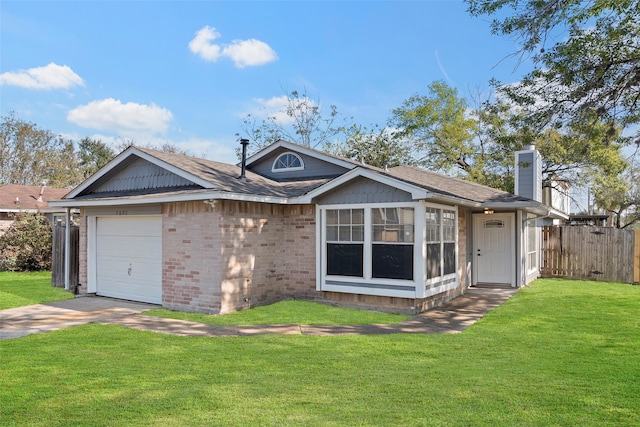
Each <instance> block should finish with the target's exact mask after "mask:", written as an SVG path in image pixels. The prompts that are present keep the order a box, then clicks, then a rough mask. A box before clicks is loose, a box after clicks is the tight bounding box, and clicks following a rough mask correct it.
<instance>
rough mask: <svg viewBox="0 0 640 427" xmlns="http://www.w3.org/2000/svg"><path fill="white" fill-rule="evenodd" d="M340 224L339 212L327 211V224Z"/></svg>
mask: <svg viewBox="0 0 640 427" xmlns="http://www.w3.org/2000/svg"><path fill="white" fill-rule="evenodd" d="M337 223H338V211H336V210H330V211H329V210H328V211H327V224H337Z"/></svg>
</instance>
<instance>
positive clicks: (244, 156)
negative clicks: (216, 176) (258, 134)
mask: <svg viewBox="0 0 640 427" xmlns="http://www.w3.org/2000/svg"><path fill="white" fill-rule="evenodd" d="M240 145H242V166H241V168H242V169H240V176H239V177H238V178H239V179H241V180H243V181H246V180H247V177H246V171H247V145H249V140H248V139H244V138H242V139H240Z"/></svg>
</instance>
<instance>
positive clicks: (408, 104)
mask: <svg viewBox="0 0 640 427" xmlns="http://www.w3.org/2000/svg"><path fill="white" fill-rule="evenodd" d="M390 127H392V128H395V129H397V130H398V133H397V135H398V137H399V138H404V139H406V143H407V144H408V145H409V146H411V147H412V153H413V156H414V159H415V161H416V163H417V164H419V165H421V166H424V167H426V168H428V169H431V170H434V171H443V172H449V171H451V170H452V169H453V168H454V167H455V166H457V167H458V168H460V169H462V170H464V171H469V170H470V169H471V168H472V166H473V164H472V163H470V162H469V157H471V156H473V155H474V154H475V147H474V145H473V137H474V132H475V122H474V120H472V119H471V118H469V117H468V116H467V103H466V101H465V100H464V99H463V98H461V97H459V96H458V91H457V90H456V89H454V88H451V87H450V86H448V85H447V84H446V83H445V82H443V81H436V82H433V83H432V84H431V85H430V86H429V88H428V95H419V94H416V95H413V96H412V97H410V98H409V99H407V100H406V101H404V102H403V103H402V106H401V107H399V108H396V109H395V110H393V112H392V118H391V119H390Z"/></svg>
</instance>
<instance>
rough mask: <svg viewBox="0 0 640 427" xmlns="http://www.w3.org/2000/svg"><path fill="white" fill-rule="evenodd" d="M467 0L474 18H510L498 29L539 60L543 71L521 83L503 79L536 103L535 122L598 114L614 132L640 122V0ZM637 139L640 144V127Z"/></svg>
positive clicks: (519, 99) (510, 91)
mask: <svg viewBox="0 0 640 427" xmlns="http://www.w3.org/2000/svg"><path fill="white" fill-rule="evenodd" d="M465 1H466V2H467V3H468V5H469V12H470V13H471V14H472V15H473V16H482V15H501V16H503V17H501V18H495V19H494V20H493V22H492V32H493V33H494V34H498V35H506V36H512V37H514V38H515V39H516V40H517V41H518V42H519V44H520V50H519V51H518V52H515V54H516V55H518V54H519V55H520V60H524V59H527V58H531V59H532V60H533V63H534V64H535V66H536V69H535V70H534V71H533V72H531V73H530V74H528V75H527V76H526V77H525V78H524V79H523V80H522V81H521V82H520V83H519V84H517V85H502V86H500V84H499V82H496V84H497V85H498V86H500V90H501V91H502V92H503V93H504V94H506V95H507V96H508V97H509V98H510V99H512V100H514V101H515V102H516V103H517V104H519V105H521V106H527V107H528V108H529V112H530V114H529V115H528V117H529V119H530V120H531V121H530V123H532V124H537V125H539V126H540V127H541V128H544V127H546V126H549V125H557V124H559V123H567V122H571V121H578V122H586V120H587V119H589V118H591V119H592V120H595V122H594V123H596V122H597V123H607V124H609V126H610V128H611V129H612V131H611V133H614V132H615V131H614V130H613V129H614V128H615V127H616V126H618V127H621V128H625V127H627V126H629V125H632V124H638V123H640V67H639V66H638V64H639V63H640V0H584V1H578V0H555V1H537V0H524V1H522V0H492V1H488V0H465ZM504 9H507V11H506V15H505V10H504ZM594 113H595V117H594ZM636 138H637V139H636V143H637V144H639V145H640V131H638V133H636ZM607 142H608V141H604V143H607Z"/></svg>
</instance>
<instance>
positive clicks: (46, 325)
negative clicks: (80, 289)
mask: <svg viewBox="0 0 640 427" xmlns="http://www.w3.org/2000/svg"><path fill="white" fill-rule="evenodd" d="M159 307H160V306H157V305H153V304H144V303H137V302H132V301H123V300H118V299H114V298H104V297H93V296H87V297H77V298H74V299H70V300H65V301H56V302H51V303H47V304H35V305H28V306H25V307H17V308H10V309H8V310H1V311H0V340H4V339H8V338H18V337H23V336H25V335H31V334H37V333H41V332H49V331H55V330H57V329H62V328H68V327H70V326H77V325H83V324H85V323H112V322H115V321H118V320H120V319H123V318H126V317H130V316H134V315H137V314H140V313H142V312H143V311H146V310H149V309H151V308H159Z"/></svg>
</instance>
